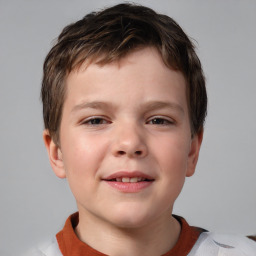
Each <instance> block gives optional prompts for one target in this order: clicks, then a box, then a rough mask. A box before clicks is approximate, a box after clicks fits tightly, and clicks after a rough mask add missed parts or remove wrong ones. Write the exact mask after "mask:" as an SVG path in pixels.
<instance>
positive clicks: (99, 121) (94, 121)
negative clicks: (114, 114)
mask: <svg viewBox="0 0 256 256" xmlns="http://www.w3.org/2000/svg"><path fill="white" fill-rule="evenodd" d="M108 123H111V122H110V121H108V120H106V119H105V118H103V117H90V118H88V119H86V120H84V121H83V122H82V124H85V125H89V126H97V125H103V124H108Z"/></svg>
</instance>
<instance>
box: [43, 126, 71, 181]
mask: <svg viewBox="0 0 256 256" xmlns="http://www.w3.org/2000/svg"><path fill="white" fill-rule="evenodd" d="M43 139H44V144H45V147H46V149H47V152H48V157H49V160H50V164H51V166H52V169H53V171H54V173H55V175H56V176H57V177H59V178H61V179H63V178H66V172H65V168H64V163H63V160H62V152H61V149H60V147H59V146H57V144H56V143H55V142H54V141H53V139H52V138H51V136H50V133H49V131H48V130H44V132H43Z"/></svg>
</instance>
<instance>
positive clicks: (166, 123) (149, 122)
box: [147, 117, 174, 126]
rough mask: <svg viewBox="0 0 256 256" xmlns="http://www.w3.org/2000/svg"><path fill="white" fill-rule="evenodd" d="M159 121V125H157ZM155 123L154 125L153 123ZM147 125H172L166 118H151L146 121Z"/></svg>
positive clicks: (171, 121)
mask: <svg viewBox="0 0 256 256" xmlns="http://www.w3.org/2000/svg"><path fill="white" fill-rule="evenodd" d="M159 121H160V123H159ZM153 122H156V123H153ZM147 124H151V125H163V126H165V125H172V124H174V121H173V120H169V119H167V118H163V117H153V118H151V119H150V120H149V121H147Z"/></svg>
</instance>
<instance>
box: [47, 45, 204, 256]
mask: <svg viewBox="0 0 256 256" xmlns="http://www.w3.org/2000/svg"><path fill="white" fill-rule="evenodd" d="M43 136H44V142H45V145H46V148H47V150H48V154H49V159H50V163H51V166H52V168H53V170H54V172H55V174H56V175H57V176H58V177H60V178H67V180H68V182H69V185H70V188H71V191H72V192H73V194H74V197H75V199H76V202H77V206H78V210H79V216H80V221H79V224H78V226H77V227H76V233H77V235H78V237H79V238H80V240H82V241H84V242H86V243H87V244H89V245H90V246H91V247H93V248H95V249H97V250H99V251H101V252H103V253H105V254H108V255H114V256H115V255H135V256H136V255H161V254H164V253H165V252H167V251H168V250H170V249H171V248H172V247H173V246H174V245H175V243H176V242H177V240H178V236H179V233H180V225H179V224H178V222H177V221H176V220H175V219H174V218H173V217H171V214H172V209H173V204H174V202H175V200H176V198H177V197H178V195H179V193H180V191H181V189H182V187H183V184H184V181H185V177H188V176H191V175H193V173H194V171H195V167H196V163H197V159H198V155H199V150H200V145H201V142H202V133H200V134H196V135H194V136H193V138H192V137H191V129H190V121H189V113H188V105H187V100H186V81H185V78H184V76H183V75H182V73H181V72H179V71H174V70H171V69H169V68H167V67H166V66H165V64H164V63H163V61H162V59H161V57H160V55H159V53H158V52H157V50H156V49H154V48H145V49H140V50H137V51H134V52H132V53H131V54H129V55H127V56H126V57H124V58H123V59H121V60H119V61H118V62H112V63H109V64H106V65H103V66H99V65H97V64H95V63H92V64H90V65H87V66H84V67H82V68H80V69H79V70H74V71H72V72H71V73H70V74H69V76H68V78H67V95H66V99H65V102H64V107H63V116H62V120H61V126H60V146H59V147H58V146H57V145H56V144H55V143H54V141H53V140H52V139H51V137H50V136H49V132H48V131H47V130H46V131H44V135H43ZM135 170H136V171H140V172H142V173H143V174H146V175H149V176H150V177H151V178H152V179H153V181H152V182H150V185H149V186H147V187H146V188H143V189H141V190H139V191H136V192H123V191H120V190H118V189H115V188H113V187H112V186H110V185H109V184H108V183H107V182H106V181H105V180H104V179H105V178H106V177H108V176H109V175H112V174H114V173H116V172H120V171H125V172H128V173H129V172H133V171H135Z"/></svg>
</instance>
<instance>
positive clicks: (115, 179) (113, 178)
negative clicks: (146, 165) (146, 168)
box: [102, 171, 155, 193]
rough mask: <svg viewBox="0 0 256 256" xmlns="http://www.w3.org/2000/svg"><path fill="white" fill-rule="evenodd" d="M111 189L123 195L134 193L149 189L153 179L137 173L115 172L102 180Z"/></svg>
mask: <svg viewBox="0 0 256 256" xmlns="http://www.w3.org/2000/svg"><path fill="white" fill-rule="evenodd" d="M102 180H103V181H105V182H106V183H107V184H109V185H110V186H111V187H112V188H114V189H116V190H118V191H121V192H124V193H136V192H140V191H142V190H144V189H146V188H148V187H150V186H151V185H152V184H153V182H154V181H155V179H154V178H153V177H151V176H149V175H147V174H145V173H142V172H139V171H133V172H117V173H114V174H112V175H110V176H108V177H104V178H103V179H102Z"/></svg>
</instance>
